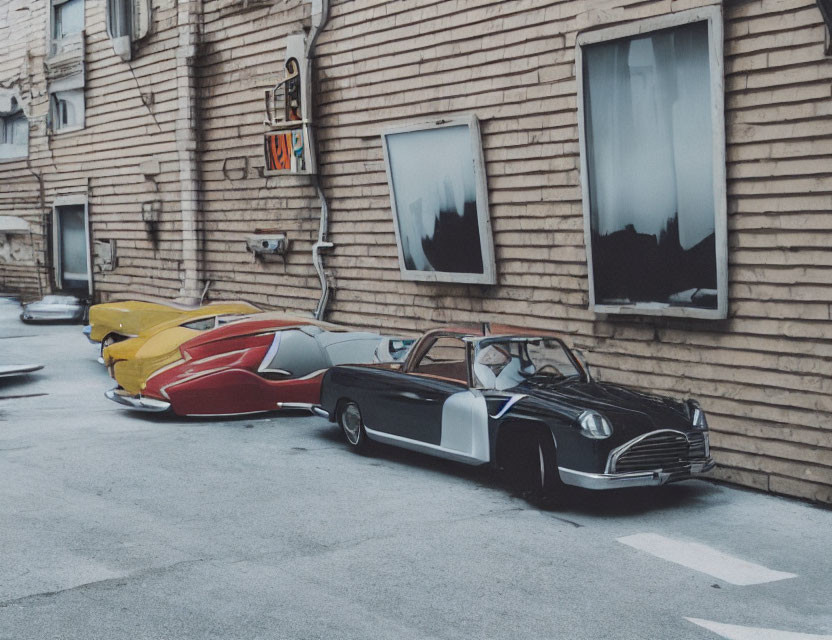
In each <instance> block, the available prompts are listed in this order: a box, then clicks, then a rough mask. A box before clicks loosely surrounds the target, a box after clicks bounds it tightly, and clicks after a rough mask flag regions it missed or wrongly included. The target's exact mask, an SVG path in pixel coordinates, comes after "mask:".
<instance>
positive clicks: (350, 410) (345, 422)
mask: <svg viewBox="0 0 832 640" xmlns="http://www.w3.org/2000/svg"><path fill="white" fill-rule="evenodd" d="M338 424H339V425H341V431H343V432H344V437H345V438H346V439H347V443H348V444H349V445H350V446H351V447H352V448H353V450H355V451H358V452H364V451H366V449H367V432H366V431H365V430H364V420H363V419H362V418H361V409H359V408H358V405H357V404H356V403H355V402H352V401H346V402H343V403H342V404H341V407H340V409H339V411H338Z"/></svg>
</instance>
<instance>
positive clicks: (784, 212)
mask: <svg viewBox="0 0 832 640" xmlns="http://www.w3.org/2000/svg"><path fill="white" fill-rule="evenodd" d="M599 4H601V5H603V6H601V7H600V8H598V7H599ZM705 4H711V3H709V2H702V1H700V2H696V1H685V2H682V1H678V2H676V1H674V2H669V1H666V0H665V1H655V2H643V1H638V2H636V1H632V2H625V1H614V2H604V3H594V2H574V1H571V2H552V1H550V2H546V1H535V2H510V3H502V2H492V1H479V2H466V3H450V2H432V1H427V0H422V1H420V2H408V3H389V2H382V1H378V2H370V1H366V2H347V1H342V2H336V3H335V6H334V8H333V15H332V20H331V22H330V24H329V26H328V29H327V31H326V33H325V34H324V35H323V36H322V39H321V43H320V46H319V52H320V58H319V61H318V62H319V68H320V79H321V84H320V90H321V108H320V114H321V116H320V120H319V124H320V131H321V139H322V144H321V158H322V163H323V169H324V173H325V175H326V186H327V193H328V194H329V195H330V198H331V200H330V205H331V208H332V218H333V222H332V240H333V241H334V242H335V244H336V249H335V251H334V253H333V256H332V257H331V258H330V259H329V260H328V265H329V266H330V268H331V269H332V270H333V271H334V274H335V279H336V283H337V286H338V289H337V292H336V295H335V299H334V302H333V305H332V313H331V316H330V317H331V319H332V320H334V321H338V322H349V323H360V324H366V325H370V326H374V327H400V328H403V329H423V328H425V327H428V326H431V325H434V324H441V323H443V322H450V321H458V320H470V321H478V320H481V319H483V318H488V319H494V320H497V319H499V320H503V321H507V322H512V323H518V324H527V325H531V326H538V327H544V328H552V329H557V330H560V331H563V332H564V333H566V334H568V335H569V338H570V340H571V341H572V342H573V343H574V344H576V345H578V346H580V347H582V348H584V349H585V351H586V352H587V354H588V358H589V361H590V364H591V366H592V367H593V368H594V370H595V371H596V373H597V374H598V376H599V377H600V378H601V379H603V380H608V381H613V382H620V383H626V384H637V385H639V386H642V387H644V388H648V389H654V390H656V391H659V392H661V393H668V394H675V395H692V396H696V397H699V398H700V399H701V400H702V402H703V404H704V405H705V406H706V407H707V409H708V411H709V413H710V416H711V425H712V429H713V445H714V455H715V457H716V459H717V461H718V462H719V465H720V466H719V469H718V470H717V471H716V474H715V475H716V476H717V477H719V478H723V479H725V480H729V481H732V482H736V483H740V484H743V485H748V486H753V487H757V488H761V489H766V490H771V491H775V492H778V493H787V494H791V495H798V496H803V497H807V498H811V499H816V500H821V501H826V502H832V315H830V314H832V253H830V251H829V246H830V243H832V213H830V209H832V171H830V166H832V164H830V160H832V124H830V122H832V120H831V119H830V118H829V116H830V112H832V100H830V89H831V88H832V59H830V58H827V57H824V52H823V43H824V27H823V25H822V21H821V16H820V13H819V11H818V10H817V7H816V5H815V3H814V0H778V1H776V2H774V1H769V0H762V1H760V0H757V1H752V2H732V3H726V6H725V7H724V10H725V22H724V24H725V33H726V42H725V54H726V69H725V75H726V79H725V80H726V90H727V93H726V110H725V118H726V125H727V146H728V149H727V161H728V206H729V222H728V226H729V264H730V267H729V280H730V317H729V319H728V320H727V321H719V322H714V321H684V320H670V319H664V320H662V319H655V318H645V319H627V318H624V317H615V318H610V319H608V320H606V319H603V318H601V317H596V316H594V315H593V314H592V313H590V312H588V311H587V298H588V285H587V271H586V258H585V251H584V245H583V219H582V213H581V192H580V187H579V180H580V176H579V155H578V134H577V113H576V81H575V69H574V52H575V48H574V47H575V38H576V34H577V33H578V32H579V31H582V30H584V29H588V28H594V27H600V26H605V25H611V24H615V23H619V22H623V21H629V20H635V19H639V18H644V17H648V16H655V15H661V14H664V13H667V12H668V11H677V10H683V9H688V8H691V7H696V6H702V5H705ZM468 112H473V113H476V114H477V115H478V116H479V118H480V119H481V125H482V131H483V145H484V148H485V159H486V162H487V171H488V186H489V197H490V203H491V216H492V224H493V227H494V240H495V245H496V252H497V261H498V262H497V265H498V279H499V284H498V286H496V287H487V288H486V287H476V286H454V285H430V284H424V283H413V282H402V281H400V279H399V271H398V263H397V258H396V247H395V239H394V233H393V227H392V221H391V213H390V203H389V193H388V187H387V181H386V177H385V172H384V164H383V156H382V149H381V144H380V139H379V137H378V135H379V133H380V132H381V131H382V130H383V129H384V128H385V127H388V126H390V125H393V124H396V123H399V122H401V121H404V120H407V119H412V118H419V117H423V118H425V119H427V118H431V117H437V116H446V115H448V114H452V113H468Z"/></svg>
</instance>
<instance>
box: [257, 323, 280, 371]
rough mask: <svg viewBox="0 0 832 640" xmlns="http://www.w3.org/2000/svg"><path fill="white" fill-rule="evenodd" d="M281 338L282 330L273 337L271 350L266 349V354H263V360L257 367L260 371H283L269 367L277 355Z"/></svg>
mask: <svg viewBox="0 0 832 640" xmlns="http://www.w3.org/2000/svg"><path fill="white" fill-rule="evenodd" d="M280 338H281V332H280V331H276V332H275V334H274V338H272V343H271V345H269V350H268V351H266V355H265V356H263V360H262V361H261V362H260V365H259V366H258V367H257V372H258V373H264V372H266V371H269V372H270V373H282V370H273V369H269V368H268V366H269V363H270V362H271V361H272V360H274V357H275V356H276V355H277V350H278V349H279V348H280Z"/></svg>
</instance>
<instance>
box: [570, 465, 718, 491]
mask: <svg viewBox="0 0 832 640" xmlns="http://www.w3.org/2000/svg"><path fill="white" fill-rule="evenodd" d="M714 465H715V463H714V461H713V459H712V458H704V459H702V460H694V461H692V462H691V465H690V469H689V470H687V469H686V470H684V471H672V472H671V471H662V470H661V469H657V470H655V471H635V472H632V473H587V472H586V471H576V470H575V469H566V468H564V467H558V471H559V472H560V479H561V480H562V481H563V482H564V484H570V485H573V486H575V487H582V488H584V489H623V488H626V487H654V486H658V485H662V484H667V483H668V482H676V481H678V480H689V479H690V478H695V477H697V476H699V475H701V474H703V473H706V472H707V471H710V470H711V469H713V468H714Z"/></svg>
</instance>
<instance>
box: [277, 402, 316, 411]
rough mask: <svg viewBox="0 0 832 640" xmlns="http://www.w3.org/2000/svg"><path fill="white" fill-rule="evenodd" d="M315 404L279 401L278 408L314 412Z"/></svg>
mask: <svg viewBox="0 0 832 640" xmlns="http://www.w3.org/2000/svg"><path fill="white" fill-rule="evenodd" d="M314 406H315V405H313V404H312V403H311V402H278V403H277V408H278V409H286V410H292V411H309V412H310V413H314Z"/></svg>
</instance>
